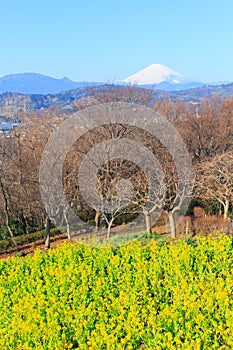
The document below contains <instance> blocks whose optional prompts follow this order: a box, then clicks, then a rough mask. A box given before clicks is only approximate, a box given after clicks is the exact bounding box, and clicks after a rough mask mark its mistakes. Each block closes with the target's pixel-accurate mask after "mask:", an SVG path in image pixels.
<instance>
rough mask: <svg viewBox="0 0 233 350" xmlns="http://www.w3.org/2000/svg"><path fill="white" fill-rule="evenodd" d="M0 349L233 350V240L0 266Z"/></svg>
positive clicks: (64, 249)
mask: <svg viewBox="0 0 233 350" xmlns="http://www.w3.org/2000/svg"><path fill="white" fill-rule="evenodd" d="M0 349H3V350H8V349H9V350H12V349H17V350H29V349H33V350H34V349H36V350H37V349H38V350H41V349H46V350H57V349H59V350H64V349H83V350H84V349H85V350H86V349H87V350H94V349H95V350H100V349H109V350H114V349H128V350H130V349H147V350H149V349H150V350H152V349H157V350H159V349H174V350H176V349H187V350H188V349H190V350H192V349H194V350H195V349H196V350H198V349H216V350H217V349H218V350H219V349H233V241H232V238H229V237H222V236H221V237H219V238H217V239H210V238H197V239H196V244H195V245H192V244H187V243H186V242H185V241H180V242H178V243H176V244H173V243H169V244H158V243H156V242H155V241H153V240H151V241H150V242H149V243H147V244H146V245H145V246H143V245H142V244H141V243H140V242H133V243H130V244H128V245H125V246H122V247H120V248H106V249H97V248H92V247H87V246H86V247H85V246H83V245H75V244H63V245H61V246H59V247H58V248H57V249H55V250H51V251H49V252H48V253H47V254H45V253H43V252H39V251H36V252H35V254H34V255H33V256H26V257H25V258H22V257H21V258H20V257H13V258H9V259H5V260H1V261H0Z"/></svg>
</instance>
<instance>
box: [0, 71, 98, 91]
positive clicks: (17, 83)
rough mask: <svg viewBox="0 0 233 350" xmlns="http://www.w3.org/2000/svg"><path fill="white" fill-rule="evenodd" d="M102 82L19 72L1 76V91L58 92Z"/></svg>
mask: <svg viewBox="0 0 233 350" xmlns="http://www.w3.org/2000/svg"><path fill="white" fill-rule="evenodd" d="M100 84H101V83H86V82H75V81H72V80H70V79H69V78H66V77H65V78H62V79H56V78H52V77H49V76H47V75H43V74H39V73H19V74H10V75H5V76H4V77H1V78H0V93H4V92H17V93H21V94H43V95H47V94H56V93H60V92H61V91H67V90H72V89H77V88H80V87H84V86H87V85H100Z"/></svg>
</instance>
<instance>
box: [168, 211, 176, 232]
mask: <svg viewBox="0 0 233 350" xmlns="http://www.w3.org/2000/svg"><path fill="white" fill-rule="evenodd" d="M168 218H169V224H170V229H171V238H176V224H175V217H174V213H173V212H172V211H170V212H169V213H168Z"/></svg>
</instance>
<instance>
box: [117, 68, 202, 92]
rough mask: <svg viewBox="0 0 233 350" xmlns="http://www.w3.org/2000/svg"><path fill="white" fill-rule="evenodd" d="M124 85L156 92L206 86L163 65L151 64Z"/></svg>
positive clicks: (125, 80)
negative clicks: (141, 87) (142, 87)
mask: <svg viewBox="0 0 233 350" xmlns="http://www.w3.org/2000/svg"><path fill="white" fill-rule="evenodd" d="M123 83H126V84H133V85H142V86H145V87H150V88H153V89H154V90H167V91H179V90H186V89H190V88H194V87H200V86H204V85H205V84H204V83H201V82H197V81H194V80H193V79H191V78H188V77H185V76H184V75H183V74H181V73H178V72H176V71H175V70H173V69H171V68H169V67H167V66H164V65H163V64H151V65H150V66H147V67H146V68H144V69H142V70H140V71H139V72H137V73H135V74H133V75H130V76H129V77H127V78H125V79H124V80H123Z"/></svg>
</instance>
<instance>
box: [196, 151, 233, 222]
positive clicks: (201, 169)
mask: <svg viewBox="0 0 233 350" xmlns="http://www.w3.org/2000/svg"><path fill="white" fill-rule="evenodd" d="M196 173H197V179H196V186H195V195H196V197H199V198H202V199H205V200H208V201H218V202H219V203H220V205H221V206H222V207H223V210H224V211H223V217H224V219H226V218H227V216H228V212H229V205H230V202H231V201H232V193H233V153H232V152H228V153H224V154H220V155H217V156H215V157H214V158H212V159H209V160H206V161H203V162H202V163H201V164H199V165H198V166H197V167H196Z"/></svg>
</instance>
